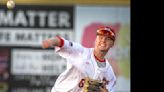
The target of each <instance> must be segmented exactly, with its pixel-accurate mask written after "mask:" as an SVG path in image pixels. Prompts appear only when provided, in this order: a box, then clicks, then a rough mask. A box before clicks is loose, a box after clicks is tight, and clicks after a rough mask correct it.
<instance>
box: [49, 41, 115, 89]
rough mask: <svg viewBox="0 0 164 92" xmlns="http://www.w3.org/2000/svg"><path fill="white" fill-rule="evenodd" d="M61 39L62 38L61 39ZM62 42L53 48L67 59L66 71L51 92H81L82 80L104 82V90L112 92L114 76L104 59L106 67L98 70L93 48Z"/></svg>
mask: <svg viewBox="0 0 164 92" xmlns="http://www.w3.org/2000/svg"><path fill="white" fill-rule="evenodd" d="M62 39H63V38H62ZM63 40H64V45H63V46H62V47H55V52H56V53H57V54H59V55H60V56H62V57H64V58H66V59H67V69H66V70H65V71H64V72H63V73H61V74H60V75H59V77H58V78H57V80H56V82H55V84H54V86H53V88H52V90H51V92H82V89H83V87H82V86H79V83H80V81H81V80H82V79H85V78H86V77H89V78H91V79H96V80H103V79H105V81H106V83H107V84H106V88H107V89H108V91H109V92H114V86H115V82H116V76H115V75H114V72H113V69H112V67H111V65H110V64H109V62H108V61H107V59H106V61H105V62H106V66H105V67H104V68H99V67H98V65H97V62H96V59H95V57H94V54H93V48H85V47H83V46H81V45H80V44H77V43H73V42H69V41H68V40H65V39H63Z"/></svg>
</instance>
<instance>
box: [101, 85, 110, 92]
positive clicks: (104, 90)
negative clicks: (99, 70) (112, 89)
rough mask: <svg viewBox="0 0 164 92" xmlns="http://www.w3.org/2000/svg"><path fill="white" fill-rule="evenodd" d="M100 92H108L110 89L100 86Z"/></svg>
mask: <svg viewBox="0 0 164 92" xmlns="http://www.w3.org/2000/svg"><path fill="white" fill-rule="evenodd" d="M100 92H108V89H106V87H102V86H100Z"/></svg>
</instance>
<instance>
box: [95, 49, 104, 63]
mask: <svg viewBox="0 0 164 92" xmlns="http://www.w3.org/2000/svg"><path fill="white" fill-rule="evenodd" d="M105 54H106V53H103V52H99V51H96V50H94V56H95V58H96V59H97V60H98V61H100V62H101V61H104V60H105Z"/></svg>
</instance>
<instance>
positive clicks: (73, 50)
mask: <svg viewBox="0 0 164 92" xmlns="http://www.w3.org/2000/svg"><path fill="white" fill-rule="evenodd" d="M59 39H60V40H61V46H59V47H58V46H55V53H57V54H59V55H60V56H62V57H63V58H66V59H75V58H78V57H80V56H81V55H82V53H83V51H84V47H83V46H81V45H80V44H78V43H75V42H71V41H68V40H65V39H64V38H61V37H59Z"/></svg>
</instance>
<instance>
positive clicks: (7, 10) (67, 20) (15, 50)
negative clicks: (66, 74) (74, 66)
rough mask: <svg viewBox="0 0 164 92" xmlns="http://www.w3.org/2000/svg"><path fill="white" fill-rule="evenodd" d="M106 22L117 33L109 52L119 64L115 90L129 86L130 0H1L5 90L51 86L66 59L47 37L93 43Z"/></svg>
mask: <svg viewBox="0 0 164 92" xmlns="http://www.w3.org/2000/svg"><path fill="white" fill-rule="evenodd" d="M8 1H9V2H8ZM7 2H8V3H7ZM102 25H111V26H112V27H113V29H115V32H116V34H117V38H116V42H115V46H114V47H113V48H112V49H111V51H110V52H109V59H110V61H112V62H115V63H116V64H115V63H114V66H118V67H119V68H116V71H115V72H116V73H117V74H118V76H117V79H118V81H117V84H116V88H115V92H130V91H131V90H130V82H131V79H130V63H131V62H130V33H131V30H130V0H0V92H50V90H51V88H52V86H53V85H54V82H55V81H56V78H57V76H58V75H59V74H60V73H61V72H63V71H64V70H65V69H66V61H65V59H64V58H62V57H60V56H58V55H56V54H54V50H53V48H50V49H42V48H41V42H42V40H44V39H47V38H52V37H55V36H56V35H59V36H62V37H64V38H66V39H68V40H72V41H75V42H78V43H81V44H82V45H83V46H85V47H93V45H94V43H93V42H94V40H95V37H96V34H95V31H96V28H97V27H99V26H102ZM112 62H111V63H112ZM112 64H113V63H112Z"/></svg>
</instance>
